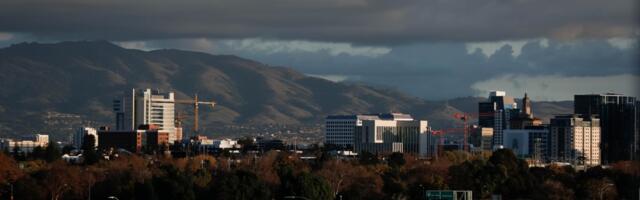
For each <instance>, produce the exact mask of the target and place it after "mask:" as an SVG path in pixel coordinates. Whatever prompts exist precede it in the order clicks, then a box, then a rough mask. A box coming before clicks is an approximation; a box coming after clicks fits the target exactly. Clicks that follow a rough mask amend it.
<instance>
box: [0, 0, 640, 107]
mask: <svg viewBox="0 0 640 200" xmlns="http://www.w3.org/2000/svg"><path fill="white" fill-rule="evenodd" d="M639 9H640V5H638V1H637V0H608V1H602V0H400V1H383V0H379V1H368V0H324V1H315V0H274V1H262V0H260V1H259V0H244V1H238V0H186V1H174V0H138V1H129V0H111V1H99V0H90V1H87V0H56V1H53V0H3V1H1V2H0V47H5V46H8V45H11V44H14V43H19V42H25V41H28V42H32V41H38V42H57V41H66V40H108V41H112V42H114V43H116V44H118V45H120V46H122V47H125V48H133V49H142V50H154V49H183V50H192V51H202V52H207V53H212V54H234V55H238V56H241V57H246V58H250V59H254V60H257V61H260V62H263V63H266V64H269V65H275V66H286V67H291V68H294V69H296V70H298V71H301V72H302V73H305V74H308V75H310V76H315V77H320V78H325V79H328V80H331V81H336V82H363V83H366V84H370V85H375V86H379V87H385V88H395V89H398V90H401V91H404V92H407V93H409V94H412V95H415V96H418V97H422V98H425V99H429V100H442V99H449V98H455V97H465V96H487V94H488V91H491V90H506V91H507V92H508V94H510V95H513V96H517V97H519V96H522V95H523V94H524V93H525V92H527V93H528V94H529V96H531V97H532V98H533V99H534V100H570V99H572V97H573V94H576V93H605V92H617V93H623V94H628V95H633V96H640V61H639V59H640V48H639V43H638V39H637V38H638V36H639V35H640V10H639Z"/></svg>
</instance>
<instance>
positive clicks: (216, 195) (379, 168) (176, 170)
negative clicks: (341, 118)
mask: <svg viewBox="0 0 640 200" xmlns="http://www.w3.org/2000/svg"><path fill="white" fill-rule="evenodd" d="M39 151H40V150H39ZM47 151H55V149H50V150H46V149H45V150H44V152H47ZM23 156H24V155H23ZM41 156H42V157H37V156H27V157H21V158H20V159H21V160H22V161H16V159H15V158H13V157H12V156H9V155H7V154H6V153H0V198H1V199H9V198H10V196H11V194H12V193H13V196H14V199H22V200H29V199H72V200H73V199H88V198H89V197H91V199H109V198H111V199H151V200H154V199H158V200H162V199H172V200H173V199H265V200H266V199H290V198H299V199H305V198H306V199H314V200H316V199H318V200H329V199H424V198H425V191H426V190H451V189H455V190H473V195H474V198H478V199H487V198H491V196H492V195H494V194H498V195H502V198H503V199H600V198H601V197H602V198H603V199H638V191H639V188H640V164H639V163H637V162H620V163H616V164H614V165H612V166H611V167H610V168H607V169H603V168H601V167H594V168H590V169H588V170H586V171H580V172H577V171H576V170H574V169H573V168H571V167H559V166H549V167H544V168H541V167H534V168H529V167H528V166H527V164H526V162H525V161H523V160H520V159H517V158H516V157H515V156H514V154H513V153H512V152H511V151H509V150H499V151H496V152H494V153H493V154H492V155H474V156H472V155H469V154H467V153H465V152H446V155H444V156H442V157H441V158H440V159H439V160H437V161H427V160H420V159H416V158H415V157H413V156H411V155H403V154H399V153H395V154H391V155H389V156H388V157H386V158H385V159H381V158H379V157H378V156H376V155H373V154H366V153H365V154H363V155H361V156H360V159H357V160H345V159H338V158H335V157H331V156H328V155H326V154H323V153H322V152H318V155H317V156H318V159H317V160H305V159H301V158H300V157H299V156H298V155H297V154H292V153H287V152H275V151H272V152H267V153H265V154H263V155H260V156H258V155H251V154H249V155H244V156H239V157H223V156H221V157H213V156H205V155H200V156H195V157H190V158H164V157H160V156H148V155H144V156H137V155H133V156H120V157H118V158H116V159H113V160H110V161H106V160H100V161H98V162H96V163H93V164H90V165H89V164H86V165H72V164H67V163H65V162H64V161H61V160H59V159H47V158H50V157H48V156H47V153H44V154H42V155H41Z"/></svg>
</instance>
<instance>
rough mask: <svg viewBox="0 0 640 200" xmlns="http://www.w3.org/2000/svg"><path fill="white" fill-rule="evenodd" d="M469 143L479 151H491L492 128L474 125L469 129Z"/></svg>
mask: <svg viewBox="0 0 640 200" xmlns="http://www.w3.org/2000/svg"><path fill="white" fill-rule="evenodd" d="M469 143H471V144H472V145H473V147H474V148H476V149H477V150H479V151H492V150H493V146H492V145H491V144H493V128H485V127H474V128H473V129H471V136H470V138H469Z"/></svg>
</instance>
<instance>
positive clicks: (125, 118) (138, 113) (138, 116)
mask: <svg viewBox="0 0 640 200" xmlns="http://www.w3.org/2000/svg"><path fill="white" fill-rule="evenodd" d="M113 110H114V112H115V113H116V130H127V131H133V130H136V129H137V128H138V126H140V125H143V124H148V125H155V126H157V127H158V130H159V131H161V132H168V133H169V143H173V142H174V141H175V140H177V139H178V138H177V137H176V127H175V95H174V93H173V92H168V93H160V92H159V91H156V90H151V89H146V90H137V91H136V89H132V90H131V91H130V92H126V94H125V95H124V96H123V97H122V98H121V99H117V100H114V102H113Z"/></svg>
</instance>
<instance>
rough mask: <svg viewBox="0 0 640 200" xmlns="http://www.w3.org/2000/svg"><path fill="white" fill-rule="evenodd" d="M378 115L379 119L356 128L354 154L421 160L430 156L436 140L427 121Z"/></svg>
mask: <svg viewBox="0 0 640 200" xmlns="http://www.w3.org/2000/svg"><path fill="white" fill-rule="evenodd" d="M390 116H393V118H390V117H389V116H384V115H380V119H369V120H363V121H362V126H358V127H356V129H355V135H354V137H355V138H354V139H355V141H354V149H355V151H356V152H365V151H366V152H370V153H378V154H389V153H393V152H400V153H412V154H416V155H418V156H420V157H427V156H432V154H433V153H434V152H435V145H433V144H435V141H434V140H435V138H434V137H433V136H432V135H431V129H430V128H429V125H428V122H427V121H426V120H413V119H412V118H411V117H410V116H408V115H400V114H391V115H390Z"/></svg>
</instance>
